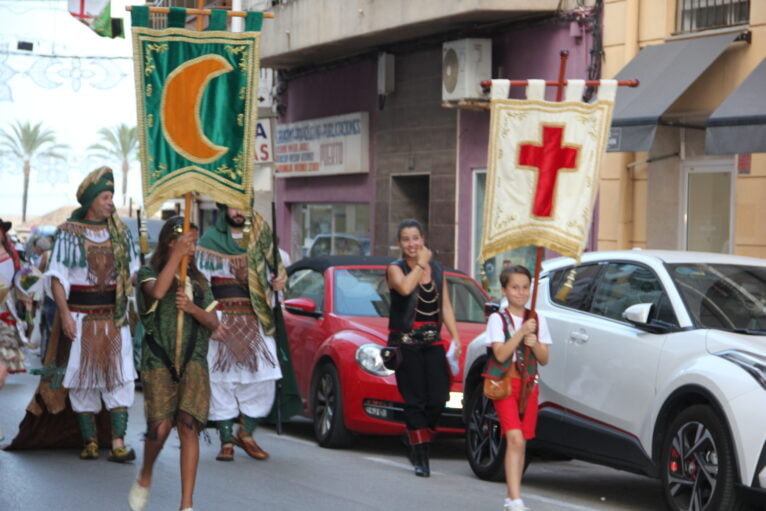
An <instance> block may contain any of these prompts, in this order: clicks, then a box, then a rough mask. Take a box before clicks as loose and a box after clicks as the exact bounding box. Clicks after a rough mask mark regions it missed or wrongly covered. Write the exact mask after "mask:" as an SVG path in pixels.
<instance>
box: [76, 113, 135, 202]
mask: <svg viewBox="0 0 766 511" xmlns="http://www.w3.org/2000/svg"><path fill="white" fill-rule="evenodd" d="M98 134H99V136H100V137H101V143H98V144H93V145H91V146H89V147H88V150H89V151H95V152H96V153H97V155H98V156H100V157H102V158H107V159H111V160H119V161H120V163H121V164H122V205H123V206H125V205H126V204H127V202H128V172H129V171H130V161H131V160H134V159H135V158H136V153H137V151H138V131H137V130H136V127H135V126H128V125H127V124H124V123H120V124H118V125H117V126H114V127H112V128H101V129H100V130H98Z"/></svg>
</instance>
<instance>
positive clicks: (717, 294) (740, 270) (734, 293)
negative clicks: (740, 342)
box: [668, 263, 766, 334]
mask: <svg viewBox="0 0 766 511" xmlns="http://www.w3.org/2000/svg"><path fill="white" fill-rule="evenodd" d="M668 268H669V270H670V275H671V276H672V278H673V280H674V281H675V283H676V286H677V287H678V290H679V292H680V293H681V296H682V297H683V299H684V301H685V302H686V306H687V307H688V309H689V314H691V316H692V319H693V321H694V322H695V323H696V324H697V325H698V326H700V327H703V328H717V329H721V330H733V331H738V332H744V333H761V334H762V333H766V268H764V267H759V266H740V265H734V264H705V263H696V264H670V265H668Z"/></svg>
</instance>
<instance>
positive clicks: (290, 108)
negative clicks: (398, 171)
mask: <svg viewBox="0 0 766 511" xmlns="http://www.w3.org/2000/svg"><path fill="white" fill-rule="evenodd" d="M376 84H377V62H376V61H375V60H373V59H369V60H363V61H359V62H354V63H351V64H349V65H347V66H343V67H339V68H335V69H329V70H327V71H322V72H317V73H313V74H310V75H306V76H302V77H299V78H295V79H293V80H291V81H290V82H289V83H288V85H287V91H286V96H287V99H286V101H285V104H286V105H287V112H286V114H285V116H284V117H281V118H280V119H279V124H285V123H290V122H297V121H303V120H307V119H316V118H320V117H329V116H333V115H343V114H348V113H353V112H368V113H369V120H370V166H369V168H370V172H371V173H372V172H373V169H375V137H374V136H373V135H374V133H375V126H376V123H377V117H378V96H377V89H376V87H377V85H376ZM305 98H311V101H307V100H306V99H305ZM373 183H374V176H373V175H372V174H347V175H340V176H322V177H311V178H279V179H277V180H276V201H277V206H278V212H277V217H278V218H277V221H278V226H277V232H278V234H279V237H280V239H283V240H289V239H291V232H290V231H291V229H290V203H295V202H312V203H315V202H366V203H371V202H372V200H373V196H374V195H373V192H374V190H373ZM373 214H374V211H373V208H370V215H371V217H372V215H373ZM374 224H375V222H374V218H370V236H371V237H372V236H374V235H375V234H374V232H373V228H374Z"/></svg>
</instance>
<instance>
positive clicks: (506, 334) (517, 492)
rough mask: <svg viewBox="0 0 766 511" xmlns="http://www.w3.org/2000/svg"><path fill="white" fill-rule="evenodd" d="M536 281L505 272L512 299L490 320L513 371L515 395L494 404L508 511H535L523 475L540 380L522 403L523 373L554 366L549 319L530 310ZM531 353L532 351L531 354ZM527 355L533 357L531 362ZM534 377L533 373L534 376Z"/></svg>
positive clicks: (520, 269)
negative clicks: (501, 437)
mask: <svg viewBox="0 0 766 511" xmlns="http://www.w3.org/2000/svg"><path fill="white" fill-rule="evenodd" d="M531 283H532V277H531V275H530V273H529V270H528V269H527V268H526V267H524V266H508V267H507V268H505V269H503V271H502V272H501V273H500V286H501V287H502V289H503V294H504V295H505V298H506V299H507V300H508V308H507V309H505V310H504V311H501V312H495V313H492V314H491V315H490V316H489V318H488V320H487V337H488V339H489V342H490V346H491V348H492V353H493V354H494V356H495V359H496V360H497V361H498V362H499V363H500V364H504V365H508V368H507V370H508V371H511V395H510V396H508V397H506V398H503V399H498V400H495V401H494V405H495V410H496V411H497V415H498V417H499V418H500V426H501V427H502V431H503V433H504V434H505V438H506V442H507V447H506V450H505V482H506V485H507V488H508V494H507V496H506V498H505V501H504V504H503V509H504V510H505V511H529V508H528V507H527V506H525V505H524V501H523V500H522V498H521V476H522V474H523V473H524V451H525V449H526V444H527V440H529V439H532V438H534V437H535V428H536V426H537V405H538V403H537V397H538V394H539V389H538V386H537V383H536V381H535V379H534V378H532V379H530V380H529V382H530V383H529V385H531V386H532V388H528V389H527V390H526V391H525V393H524V394H526V396H527V397H526V403H524V399H523V398H522V379H521V375H522V374H525V372H526V374H537V364H538V363H539V364H540V365H545V364H547V363H548V345H549V344H551V342H552V341H551V336H550V333H549V332H548V325H547V323H546V321H545V319H544V318H543V317H541V316H540V315H539V314H536V315H535V316H534V317H530V311H529V310H528V309H526V308H525V306H526V303H527V301H528V300H529V293H530V290H529V288H530V285H531ZM526 348H528V350H526ZM525 351H527V353H528V354H527V356H526V359H525ZM530 370H531V371H533V373H529V371H530Z"/></svg>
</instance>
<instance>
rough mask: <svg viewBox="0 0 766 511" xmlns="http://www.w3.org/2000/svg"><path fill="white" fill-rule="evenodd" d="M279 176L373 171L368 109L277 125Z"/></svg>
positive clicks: (275, 146) (276, 156)
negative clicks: (370, 166)
mask: <svg viewBox="0 0 766 511" xmlns="http://www.w3.org/2000/svg"><path fill="white" fill-rule="evenodd" d="M276 131H277V133H276V138H275V145H274V149H275V152H276V154H275V155H274V160H275V163H276V175H277V177H306V176H326V175H332V174H358V173H366V172H369V161H370V155H369V140H370V130H369V120H368V115H367V112H356V113H353V114H346V115H336V116H333V117H323V118H321V119H311V120H308V121H300V122H294V123H290V124H280V125H277V129H276Z"/></svg>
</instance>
